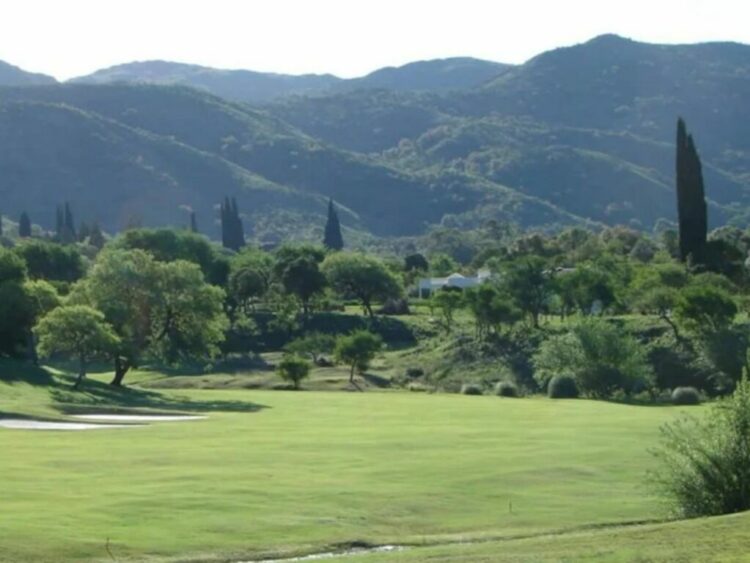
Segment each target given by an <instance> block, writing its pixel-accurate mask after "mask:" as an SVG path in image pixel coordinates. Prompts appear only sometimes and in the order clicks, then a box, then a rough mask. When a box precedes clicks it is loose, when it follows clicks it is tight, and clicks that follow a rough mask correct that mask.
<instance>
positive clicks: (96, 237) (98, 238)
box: [89, 223, 106, 248]
mask: <svg viewBox="0 0 750 563" xmlns="http://www.w3.org/2000/svg"><path fill="white" fill-rule="evenodd" d="M105 242H106V241H105V240H104V233H102V229H101V228H100V227H99V223H94V224H93V225H92V226H91V234H90V235H89V244H90V245H91V246H95V247H96V248H102V247H103V246H104V243H105Z"/></svg>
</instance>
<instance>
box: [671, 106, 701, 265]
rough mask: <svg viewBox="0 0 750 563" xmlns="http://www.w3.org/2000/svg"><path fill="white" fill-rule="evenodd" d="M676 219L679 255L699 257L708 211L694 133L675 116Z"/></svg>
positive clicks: (683, 259)
mask: <svg viewBox="0 0 750 563" xmlns="http://www.w3.org/2000/svg"><path fill="white" fill-rule="evenodd" d="M676 165H677V166H676V168H677V220H678V224H679V230H680V259H681V260H682V261H683V262H684V261H687V259H688V257H691V256H692V259H693V260H699V259H700V257H701V252H702V250H703V247H704V246H705V244H706V236H707V233H708V211H707V206H706V195H705V190H704V185H703V168H702V166H701V160H700V157H699V156H698V151H697V150H696V148H695V142H694V141H693V136H692V135H690V134H689V133H688V132H687V127H686V126H685V121H684V120H683V119H682V118H680V119H678V120H677V159H676Z"/></svg>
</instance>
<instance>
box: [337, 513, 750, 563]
mask: <svg viewBox="0 0 750 563" xmlns="http://www.w3.org/2000/svg"><path fill="white" fill-rule="evenodd" d="M748 546H750V514H737V515H732V516H722V517H719V518H707V519H697V520H687V521H682V522H670V523H665V524H651V525H643V526H627V527H614V528H611V529H600V530H597V531H584V532H572V533H566V534H560V535H546V536H539V537H532V538H526V539H516V540H507V541H494V542H484V543H477V544H474V545H446V546H437V547H425V548H413V549H409V550H406V551H402V552H397V553H388V554H385V555H381V554H377V555H366V556H362V555H359V556H357V557H345V558H342V559H339V561H345V562H350V561H351V562H352V563H354V562H355V561H360V562H362V563H375V562H378V563H381V562H383V563H384V562H386V561H387V562H391V561H393V562H394V563H427V562H438V561H454V562H464V563H469V562H470V563H487V562H493V563H494V562H497V563H502V562H519V561H525V562H529V563H531V562H534V563H543V562H552V561H588V562H592V563H593V562H600V561H601V562H608V563H624V562H639V563H644V562H647V561H652V562H657V561H658V562H660V563H664V562H675V563H677V562H683V563H684V562H685V561H695V562H701V563H705V562H707V561H714V562H720V561H724V562H729V561H750V552H748Z"/></svg>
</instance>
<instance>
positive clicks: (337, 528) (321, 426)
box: [0, 382, 677, 561]
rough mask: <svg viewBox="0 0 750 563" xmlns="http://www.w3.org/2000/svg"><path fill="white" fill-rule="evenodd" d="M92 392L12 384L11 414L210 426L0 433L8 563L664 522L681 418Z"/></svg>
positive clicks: (381, 400)
mask: <svg viewBox="0 0 750 563" xmlns="http://www.w3.org/2000/svg"><path fill="white" fill-rule="evenodd" d="M88 388H89V391H88V392H87V393H85V394H83V395H82V396H80V397H76V396H72V394H70V393H68V392H67V391H64V390H62V389H61V388H59V387H55V388H52V389H50V388H48V387H42V386H28V385H27V384H25V383H19V382H16V383H10V384H0V397H2V399H0V412H9V411H10V412H19V409H22V410H24V411H26V410H27V409H28V410H30V411H36V413H37V414H42V413H43V412H53V411H54V410H55V409H56V408H58V407H59V405H58V404H57V402H58V401H61V402H63V403H67V404H68V406H70V403H76V404H77V405H78V406H79V407H80V406H81V405H82V404H93V405H97V404H99V405H100V407H101V408H107V405H108V404H110V403H112V402H115V403H117V404H119V405H126V406H140V407H145V406H152V407H158V408H165V407H170V408H177V407H179V408H181V409H182V410H184V409H189V410H195V411H201V412H207V413H208V414H209V416H210V418H209V420H206V421H200V422H190V423H182V424H179V423H178V424H163V425H159V426H153V427H150V428H137V429H125V430H123V429H113V430H99V431H95V432H82V433H59V432H20V431H0V451H3V452H12V454H13V455H10V456H3V457H2V458H0V482H1V483H3V511H2V514H0V559H5V560H8V561H31V560H33V561H51V560H55V561H61V560H77V561H85V560H97V559H101V558H106V557H107V554H106V552H105V550H104V544H105V542H106V538H111V542H112V549H113V551H114V552H115V554H116V556H117V557H118V558H120V559H126V558H128V557H131V558H135V559H138V560H143V559H159V558H169V557H175V556H178V555H181V556H186V555H188V554H189V555H191V556H198V557H204V558H210V557H214V556H215V557H219V556H221V557H227V558H232V557H234V556H237V558H242V557H246V558H247V557H249V556H251V555H254V554H258V553H274V552H290V551H291V552H294V551H317V550H319V549H322V548H324V547H325V546H327V545H332V544H337V543H342V542H348V541H353V540H364V541H369V542H374V543H388V542H397V543H398V542H417V543H421V542H424V541H426V542H432V541H438V540H443V539H446V538H452V537H456V536H460V537H477V538H481V537H491V538H497V537H504V536H506V537H507V536H513V535H519V534H524V535H525V534H532V533H542V532H545V531H550V530H558V529H561V528H575V527H578V526H584V525H590V524H602V523H613V522H628V521H633V520H643V519H650V518H657V517H659V516H661V515H662V513H661V512H660V510H659V506H658V505H657V504H656V503H655V502H654V499H653V498H651V497H650V496H649V495H648V494H647V492H646V491H645V490H644V489H643V488H642V486H641V483H642V480H643V472H644V471H645V469H646V468H647V467H649V466H650V464H651V459H650V457H649V455H648V453H647V452H646V450H647V448H648V446H649V445H651V444H653V441H654V439H655V437H656V434H657V427H658V425H659V424H660V423H662V422H663V421H665V420H668V419H670V418H672V417H673V416H674V415H675V414H676V413H677V410H676V409H669V408H645V407H632V406H622V405H613V404H606V403H597V402H589V401H573V402H552V401H548V400H542V399H528V400H518V401H514V400H503V399H498V398H494V397H463V396H455V395H422V394H408V393H363V394H360V393H316V392H306V393H284V392H273V393H272V392H262V391H254V392H250V391H179V392H177V394H175V393H174V392H170V393H169V394H167V395H163V396H162V395H158V394H154V395H148V394H145V393H143V392H139V391H130V392H129V394H126V395H116V394H115V395H110V396H107V395H106V390H105V389H103V388H102V389H100V387H99V386H98V385H97V384H96V383H95V382H91V383H89V387H88ZM19 389H22V391H20V392H19V391H18V390H19ZM14 391H16V398H15V399H14V398H12V392H14ZM9 396H10V397H11V398H10V399H7V397H9ZM188 400H190V401H193V403H192V405H191V404H188V403H187V401H188ZM8 403H9V405H10V406H9V405H8ZM40 405H41V406H40ZM582 437H584V438H582ZM602 499H607V500H606V502H602ZM509 502H512V505H513V512H512V513H510V511H509ZM40 538H43V541H40Z"/></svg>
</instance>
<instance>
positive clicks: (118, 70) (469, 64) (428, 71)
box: [69, 58, 511, 103]
mask: <svg viewBox="0 0 750 563" xmlns="http://www.w3.org/2000/svg"><path fill="white" fill-rule="evenodd" d="M509 68H511V67H510V66H508V65H503V64H500V63H494V62H490V61H482V60H479V59H472V58H453V59H436V60H432V61H419V62H415V63H410V64H407V65H404V66H401V67H388V68H383V69H379V70H376V71H375V72H372V73H370V74H368V75H367V76H363V77H361V78H353V79H348V80H347V79H342V78H338V77H336V76H333V75H331V74H303V75H289V74H274V73H265V72H254V71H250V70H220V69H215V68H209V67H204V66H198V65H190V64H182V63H174V62H169V61H143V62H133V63H126V64H121V65H117V66H113V67H110V68H105V69H102V70H98V71H96V72H94V73H92V74H89V75H87V76H81V77H79V78H74V79H72V80H70V81H69V82H71V83H74V84H75V83H79V84H112V83H117V82H128V83H146V84H168V85H182V86H190V87H193V88H198V89H200V90H205V91H206V92H210V93H212V94H215V95H217V96H220V97H222V98H226V99H228V100H232V101H239V102H250V103H265V102H271V101H275V100H279V99H281V98H285V97H288V96H292V95H296V96H308V95H312V96H319V95H324V94H327V93H334V92H339V91H349V90H359V89H386V90H394V91H425V92H426V91H431V92H442V91H450V90H463V89H468V88H474V87H476V86H480V85H481V84H483V83H485V82H487V81H488V80H490V79H492V78H496V77H497V76H500V75H501V74H502V73H503V72H505V71H506V70H508V69H509Z"/></svg>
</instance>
